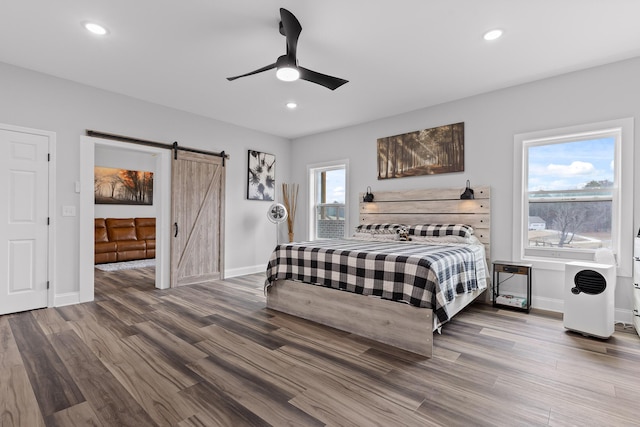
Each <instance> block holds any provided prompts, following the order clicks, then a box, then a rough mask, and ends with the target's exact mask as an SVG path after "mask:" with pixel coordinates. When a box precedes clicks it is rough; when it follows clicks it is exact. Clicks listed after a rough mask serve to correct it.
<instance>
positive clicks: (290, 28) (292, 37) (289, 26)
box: [280, 8, 302, 61]
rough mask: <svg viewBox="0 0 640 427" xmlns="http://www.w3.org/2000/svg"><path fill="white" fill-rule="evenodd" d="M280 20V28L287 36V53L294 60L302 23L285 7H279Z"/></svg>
mask: <svg viewBox="0 0 640 427" xmlns="http://www.w3.org/2000/svg"><path fill="white" fill-rule="evenodd" d="M280 22H282V29H283V31H284V35H285V37H286V38H287V55H289V57H290V58H293V60H294V61H295V60H296V51H297V49H298V37H300V32H301V31H302V25H300V21H298V19H297V18H296V17H295V16H293V13H291V12H289V11H288V10H287V9H285V8H280Z"/></svg>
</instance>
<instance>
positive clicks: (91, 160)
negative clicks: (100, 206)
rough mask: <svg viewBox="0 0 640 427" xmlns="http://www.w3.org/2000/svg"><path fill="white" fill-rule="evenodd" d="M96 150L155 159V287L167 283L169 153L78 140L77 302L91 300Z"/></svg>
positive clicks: (166, 151) (168, 255)
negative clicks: (78, 245)
mask: <svg viewBox="0 0 640 427" xmlns="http://www.w3.org/2000/svg"><path fill="white" fill-rule="evenodd" d="M96 147H104V148H108V149H118V150H122V151H123V152H130V153H147V154H152V155H154V156H155V159H156V160H155V171H156V174H155V177H154V196H153V198H154V204H156V203H157V208H156V274H155V287H156V288H158V289H168V288H169V284H170V275H169V272H170V252H169V244H170V243H169V242H170V236H169V233H170V225H169V224H170V217H171V203H170V202H171V201H170V191H171V152H170V151H169V150H166V149H162V148H157V147H150V146H144V145H139V144H132V143H126V142H120V141H114V140H108V139H101V138H95V137H90V136H81V137H80V183H79V192H80V302H86V301H92V300H93V298H94V283H95V278H94V218H95V205H94V167H95V151H96Z"/></svg>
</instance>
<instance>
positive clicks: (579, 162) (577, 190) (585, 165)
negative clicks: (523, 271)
mask: <svg viewBox="0 0 640 427" xmlns="http://www.w3.org/2000/svg"><path fill="white" fill-rule="evenodd" d="M632 127H633V121H632V119H625V120H617V121H611V122H605V123H598V124H593V125H585V126H577V127H572V128H565V129H557V130H553V131H544V132H536V133H531V134H521V135H516V137H515V141H516V144H517V145H519V149H516V156H519V158H518V159H516V160H517V162H516V163H515V164H516V165H518V164H519V165H520V166H521V170H520V171H519V170H517V169H518V168H517V167H516V168H515V175H516V178H517V177H518V176H520V177H521V180H520V183H519V185H518V182H516V185H518V187H517V189H516V188H515V187H514V200H521V202H522V203H521V206H520V208H521V209H519V210H518V209H516V211H518V212H517V214H518V217H517V218H516V220H515V221H514V224H515V227H516V228H517V229H516V230H515V233H514V235H516V234H517V235H518V236H519V238H514V240H515V243H516V244H517V246H516V244H514V249H515V250H517V251H519V254H518V255H519V258H520V259H541V260H561V261H567V260H589V261H590V260H593V256H594V252H595V250H596V249H598V248H609V249H611V250H612V251H613V252H614V254H616V256H617V259H618V262H619V263H620V265H619V267H621V269H623V270H624V269H625V268H626V267H627V266H626V264H630V263H627V262H626V261H625V262H622V261H623V260H624V259H625V258H630V256H631V254H630V253H628V250H627V249H626V248H627V247H629V246H626V245H627V244H629V245H630V241H631V237H630V236H632V235H633V231H632V226H633V225H632V221H633V218H632V215H631V214H630V213H629V214H627V215H622V213H623V212H631V210H626V209H633V207H632V205H633V203H632V202H631V203H629V202H628V199H632V194H633V192H632V190H631V188H630V187H631V186H632V184H633V182H632V175H631V169H632V167H633V163H632V162H633V160H632V158H633V139H632V138H633V136H632V135H633V129H632ZM626 157H629V159H627V158H626ZM623 172H625V173H624V174H623ZM516 181H518V179H516ZM516 191H517V192H518V194H516ZM622 248H625V252H624V253H622V252H621V249H622ZM628 268H629V270H630V265H629V266H628ZM620 273H621V274H620V275H622V273H623V272H622V271H621V272H620ZM629 273H630V271H629Z"/></svg>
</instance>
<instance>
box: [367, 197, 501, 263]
mask: <svg viewBox="0 0 640 427" xmlns="http://www.w3.org/2000/svg"><path fill="white" fill-rule="evenodd" d="M462 191H463V189H460V188H428V189H421V190H401V191H372V193H373V194H374V200H373V202H370V203H366V202H363V201H362V197H363V196H364V193H360V199H359V200H360V224H373V223H376V224H379V223H389V222H391V223H399V224H407V225H410V224H444V223H446V224H468V225H470V226H472V227H473V229H474V231H475V235H476V237H477V238H478V239H479V240H480V241H481V242H482V243H483V244H484V245H485V252H486V257H487V261H489V260H491V250H490V249H491V187H489V186H474V187H473V191H474V193H475V194H474V195H475V199H473V200H460V194H461V193H462Z"/></svg>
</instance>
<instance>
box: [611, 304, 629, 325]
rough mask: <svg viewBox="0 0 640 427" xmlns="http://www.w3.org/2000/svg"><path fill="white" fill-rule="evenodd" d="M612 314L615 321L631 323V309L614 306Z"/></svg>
mask: <svg viewBox="0 0 640 427" xmlns="http://www.w3.org/2000/svg"><path fill="white" fill-rule="evenodd" d="M614 316H615V319H616V322H622V323H625V324H629V325H631V324H632V323H633V311H631V310H624V309H622V308H616V311H615V314H614Z"/></svg>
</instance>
